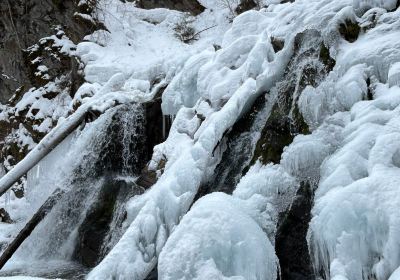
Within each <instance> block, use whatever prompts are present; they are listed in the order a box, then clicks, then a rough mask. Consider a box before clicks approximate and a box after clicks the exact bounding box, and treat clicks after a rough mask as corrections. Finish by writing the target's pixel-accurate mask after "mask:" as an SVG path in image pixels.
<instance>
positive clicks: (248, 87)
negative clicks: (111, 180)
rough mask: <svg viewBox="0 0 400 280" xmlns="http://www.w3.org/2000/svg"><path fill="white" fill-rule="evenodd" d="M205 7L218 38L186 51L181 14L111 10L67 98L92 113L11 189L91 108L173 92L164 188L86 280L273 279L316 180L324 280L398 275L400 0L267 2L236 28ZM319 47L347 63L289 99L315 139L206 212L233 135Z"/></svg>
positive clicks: (216, 198)
mask: <svg viewBox="0 0 400 280" xmlns="http://www.w3.org/2000/svg"><path fill="white" fill-rule="evenodd" d="M201 2H202V3H203V4H204V5H205V6H206V8H207V9H206V11H205V12H204V13H203V14H201V15H199V16H197V17H195V18H194V19H193V22H194V25H195V26H196V27H197V28H208V27H210V26H212V25H213V24H216V25H217V27H215V30H214V31H206V32H205V33H203V34H202V36H203V37H201V38H200V39H199V40H198V41H196V42H193V43H192V44H191V45H189V44H183V43H182V42H180V41H179V40H178V39H177V38H176V37H175V35H174V34H173V26H174V25H176V24H177V23H178V22H179V21H180V20H182V16H185V15H183V14H182V13H180V12H177V11H170V10H166V9H156V10H150V11H144V10H141V9H138V8H135V7H134V6H132V5H129V4H128V3H122V2H120V1H117V0H113V1H110V3H111V4H112V5H109V6H107V7H109V12H108V13H104V14H100V15H101V16H102V17H103V18H102V20H103V21H104V23H105V25H106V26H107V28H108V30H109V32H105V31H96V32H95V33H94V34H92V35H89V36H87V38H86V39H87V40H88V41H87V42H82V43H80V44H79V45H78V46H77V51H76V54H77V55H78V56H79V57H80V58H81V60H82V61H83V63H84V64H85V68H84V74H85V79H86V83H85V84H83V85H82V86H81V88H80V89H79V90H78V92H77V94H76V95H75V96H74V99H73V100H72V99H71V100H69V99H68V97H66V98H67V99H68V100H67V101H68V102H69V103H71V107H74V106H75V105H76V106H78V105H80V107H79V108H78V109H77V111H76V112H75V113H74V114H72V115H71V116H70V117H68V118H66V119H60V121H59V125H58V126H57V127H56V128H55V129H54V130H53V131H51V132H50V133H49V134H48V136H47V137H46V138H44V140H42V142H41V143H39V144H38V145H37V146H36V147H35V148H33V147H32V148H33V151H32V152H31V154H29V155H28V156H27V157H26V158H25V159H24V160H23V161H22V162H21V163H20V164H19V165H17V166H16V168H15V169H14V170H13V171H11V172H9V173H8V174H7V175H6V176H4V177H3V178H2V179H1V180H0V186H1V185H2V184H3V185H4V186H5V185H7V184H9V183H10V182H12V181H13V180H14V179H15V177H18V176H20V175H21V174H22V173H24V172H26V171H27V170H28V169H30V168H31V167H32V166H33V165H35V164H36V163H37V161H39V160H40V158H42V157H43V156H44V155H45V152H46V150H48V147H47V145H49V143H50V142H49V140H51V139H52V138H54V137H55V138H57V137H59V138H62V137H63V136H65V132H66V131H67V132H70V130H72V129H73V128H75V126H76V124H77V123H79V121H80V120H81V118H82V117H83V115H84V114H85V113H87V112H88V111H90V110H95V111H100V112H107V111H109V110H110V108H111V107H113V106H114V105H116V104H120V103H128V104H129V103H134V102H146V101H149V100H151V99H152V98H154V97H159V96H158V95H160V94H161V93H162V96H161V98H162V110H163V113H164V115H170V116H173V119H174V121H173V123H172V126H171V128H170V131H169V136H168V138H167V139H166V140H165V142H163V143H161V144H159V145H157V146H155V147H154V153H153V156H152V159H151V161H150V163H149V165H148V168H149V169H150V170H152V171H154V172H157V176H158V178H157V179H158V180H157V182H156V183H155V184H154V185H153V186H152V187H151V188H150V189H148V190H147V191H146V192H145V193H144V194H142V195H138V196H135V197H133V198H132V199H131V200H130V201H129V203H128V204H127V209H126V210H127V220H126V221H125V226H126V232H125V233H124V234H123V236H122V237H121V238H120V240H119V241H118V242H117V243H116V245H115V246H114V247H113V249H112V250H111V252H110V253H109V254H108V255H107V256H105V258H104V259H103V260H102V261H101V262H100V263H99V264H98V265H97V266H96V267H94V268H93V270H92V271H91V272H90V273H89V274H88V276H87V278H88V279H95V280H102V279H137V280H140V279H145V278H146V277H147V276H148V274H149V273H150V272H151V271H152V270H153V269H154V268H156V267H157V268H158V276H159V278H160V279H165V280H167V279H171V280H175V279H176V280H178V279H182V280H183V279H221V280H222V279H232V280H234V279H237V280H239V279H249V280H250V279H254V280H256V279H257V280H262V279H275V278H276V277H277V275H278V271H279V265H278V259H277V256H276V253H275V250H274V245H275V237H276V236H275V235H276V232H277V227H278V220H279V215H280V214H282V213H284V212H285V211H287V210H288V209H290V207H291V204H292V202H293V200H294V199H295V196H296V193H297V192H298V191H299V188H300V186H301V184H302V183H304V182H306V183H308V184H309V187H310V189H311V190H312V191H315V193H314V196H315V197H314V206H313V209H312V220H311V223H310V226H309V230H308V245H309V248H310V253H311V256H312V260H313V265H314V268H315V271H316V273H317V274H318V273H322V274H323V275H322V276H324V277H326V278H327V279H335V280H339V279H340V280H342V279H348V280H361V279H363V280H364V279H371V278H373V279H377V280H385V279H391V280H396V279H398V278H399V276H398V275H399V272H398V267H400V257H399V254H398V252H399V251H400V246H399V245H400V240H399V229H400V216H399V214H398V213H397V212H398V211H397V206H398V205H399V204H400V195H399V194H400V193H399V191H398V186H399V184H400V172H399V168H400V160H399V157H400V126H399V121H400V117H399V112H400V88H399V86H400V84H399V83H400V82H399V81H400V31H399V30H400V10H399V9H397V10H395V9H396V5H397V4H398V1H396V0H388V1H383V0H375V1H373V0H338V1H331V0H297V1H294V2H293V3H282V4H280V3H279V2H280V1H264V2H265V4H266V7H265V8H262V9H260V10H258V11H256V10H251V11H248V12H245V13H243V14H241V15H239V16H237V17H236V18H235V19H234V20H233V22H232V23H230V22H229V20H227V19H226V17H225V16H226V13H227V11H226V10H223V9H222V10H219V9H218V8H217V7H216V6H213V1H205V0H203V1H201ZM102 3H103V2H102ZM104 3H105V2H104ZM104 3H103V4H104ZM110 15H113V16H110ZM118 17H120V18H121V20H118ZM121 22H122V23H121ZM351 24H353V25H357V27H359V29H357V30H358V31H357V32H356V33H357V34H351V35H352V36H355V38H352V39H354V40H348V39H346V36H347V35H349V34H345V33H346V32H347V33H350V32H353V31H354V30H353V31H349V30H348V29H346V28H351V27H349V26H351ZM348 25H349V26H348ZM360 26H361V28H360ZM308 31H309V32H310V33H309V34H312V36H315V37H318V38H315V40H308V41H307V42H306V44H308V45H307V46H299V45H298V42H297V41H296V36H297V35H298V34H300V35H304V34H306V33H307V32H308ZM277 42H279V44H278V43H277ZM161 44H162V45H163V46H162V47H160V45H161ZM314 45H315V46H318V47H319V49H318V50H321V52H320V53H318V54H317V59H320V60H322V62H321V63H325V64H328V63H327V62H326V61H325V62H324V60H329V59H331V60H334V61H335V65H331V69H329V73H325V74H326V75H320V76H318V79H320V80H318V81H316V82H315V83H314V84H308V85H307V86H305V88H304V90H302V91H301V92H300V91H299V92H298V91H297V88H296V89H294V92H291V93H292V94H293V96H292V100H291V101H290V102H292V104H291V106H292V107H291V110H290V113H289V115H288V116H287V117H288V118H289V119H291V118H294V115H295V113H294V112H295V110H297V109H298V111H299V114H300V115H301V117H302V119H303V120H304V122H305V123H306V125H307V128H308V129H309V132H310V133H309V134H307V135H303V134H299V135H295V137H293V139H294V140H293V141H292V143H291V144H290V145H289V146H287V147H285V148H284V150H283V153H282V155H281V159H280V161H279V162H276V163H275V164H273V163H269V164H266V165H263V164H262V163H261V162H260V161H257V160H255V162H253V165H252V166H250V167H249V169H248V171H247V173H246V174H245V175H243V177H242V178H241V180H240V182H239V183H238V184H237V185H236V186H231V187H232V189H233V190H234V191H233V193H232V194H223V193H211V194H207V195H205V196H204V197H202V198H200V199H199V200H197V201H196V202H194V200H195V196H196V194H197V193H198V191H199V188H200V187H201V185H202V184H204V183H205V182H206V181H207V179H208V178H209V176H210V174H213V172H214V169H215V167H216V166H217V165H218V164H219V163H220V161H221V158H222V154H223V152H224V139H225V136H226V134H227V133H229V132H230V131H231V129H232V127H233V126H234V125H235V123H237V122H238V121H239V120H240V119H241V118H242V117H243V116H244V115H245V114H246V113H247V112H248V110H249V109H250V108H251V107H252V105H253V103H254V101H255V100H256V99H257V98H258V97H260V96H261V95H265V96H266V98H267V99H268V98H269V99H268V100H270V102H272V103H274V104H275V103H276V104H278V105H279V102H283V101H282V99H284V98H285V97H282V96H274V93H275V92H276V89H275V90H274V87H275V86H276V85H277V83H284V82H285V79H288V77H286V76H285V75H286V74H287V72H286V71H287V67H288V65H289V64H290V62H292V63H293V61H291V60H292V59H293V57H295V55H296V53H298V52H299V49H298V48H299V47H304V48H305V53H307V51H308V49H307V47H310V46H314ZM116 50H118V51H116ZM295 66H296V65H295ZM324 67H325V66H324ZM326 67H327V68H329V67H330V66H329V67H328V66H326ZM299 69H302V70H303V68H301V67H299ZM42 70H43V71H44V70H45V69H42ZM301 74H302V73H301ZM300 76H301V75H300ZM299 84H301V81H298V83H297V85H299ZM164 89H165V90H164ZM36 96H40V94H39V93H38V92H37V91H34V92H31V93H30V94H28V95H27V96H26V97H25V99H22V101H21V102H27V103H29V102H30V103H32V102H36V101H35V100H36ZM21 104H22V105H23V103H21ZM271 107H272V106H271ZM49 110H50V111H51V110H52V109H51V108H49ZM268 110H269V113H271V110H272V108H268ZM48 113H49V114H53V115H54V114H56V113H57V112H53V111H51V112H48ZM63 113H64V112H60V116H62V117H64V114H63ZM265 115H266V116H268V117H270V114H265ZM292 121H293V120H292ZM43 130H44V131H45V130H46V129H45V127H43ZM257 137H260V136H259V135H257ZM255 139H256V137H255ZM46 147H47V148H46ZM162 164H165V167H163V170H162V171H161V170H159V168H158V167H159V166H160V165H162ZM211 191H212V190H211ZM193 203H194V204H193ZM192 204H193V205H192ZM389 277H390V278H389Z"/></svg>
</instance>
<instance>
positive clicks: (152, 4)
mask: <svg viewBox="0 0 400 280" xmlns="http://www.w3.org/2000/svg"><path fill="white" fill-rule="evenodd" d="M137 6H138V7H140V8H143V9H154V8H167V9H172V10H178V11H182V12H189V13H191V14H193V15H198V14H200V13H202V12H203V11H204V7H203V6H202V5H200V3H199V2H197V0H139V1H137Z"/></svg>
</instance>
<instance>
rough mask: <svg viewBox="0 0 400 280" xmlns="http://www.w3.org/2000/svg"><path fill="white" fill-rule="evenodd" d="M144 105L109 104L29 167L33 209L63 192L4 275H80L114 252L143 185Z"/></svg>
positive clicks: (30, 195)
mask: <svg viewBox="0 0 400 280" xmlns="http://www.w3.org/2000/svg"><path fill="white" fill-rule="evenodd" d="M143 112H144V110H143V108H142V106H141V105H136V104H131V105H129V106H128V105H121V106H118V107H116V108H113V109H110V110H108V111H107V112H106V113H104V114H103V115H101V116H100V117H99V118H98V119H97V120H95V121H94V122H92V123H88V124H86V126H85V127H84V128H83V129H82V130H79V129H78V130H77V131H76V132H75V133H74V135H72V136H70V137H68V138H67V139H66V140H65V141H64V142H63V143H62V144H61V145H60V147H59V148H57V149H55V150H54V151H53V152H52V153H51V154H50V155H49V156H48V157H46V158H45V159H44V160H42V161H41V162H40V163H39V164H38V165H37V166H36V167H35V168H34V169H33V170H31V172H30V173H29V174H28V189H29V190H28V191H27V200H28V201H30V202H31V205H32V208H33V209H37V208H38V207H39V206H40V204H41V203H42V202H43V201H44V200H45V199H46V197H47V196H48V195H49V194H51V192H52V191H53V190H55V189H56V188H61V189H63V190H65V194H64V195H63V196H62V198H61V199H60V201H59V202H58V203H57V204H56V205H55V207H54V208H53V209H52V211H51V212H50V213H49V214H48V215H47V216H46V218H45V219H44V220H43V221H42V222H41V223H40V224H39V225H38V226H37V227H36V229H35V230H34V232H33V233H32V234H31V236H29V237H28V239H27V240H25V242H24V243H23V244H22V245H21V247H20V248H19V249H18V251H17V252H16V253H15V254H14V256H13V258H12V259H11V260H10V261H9V262H8V263H7V264H6V266H5V268H4V269H3V270H2V272H1V273H0V275H17V274H18V275H30V276H41V277H49V278H56V277H62V278H67V279H79V278H83V277H84V275H85V274H86V273H87V271H88V270H89V269H90V267H92V266H94V265H96V264H97V263H98V262H99V261H100V260H101V259H102V258H103V257H104V256H105V255H106V254H107V253H108V252H109V250H110V249H111V248H112V246H113V245H114V244H115V243H116V242H117V241H118V239H119V238H120V236H121V235H122V234H123V232H124V229H123V225H122V224H123V220H124V218H125V203H126V202H127V200H128V199H129V198H130V197H132V196H133V195H136V194H140V193H142V192H143V190H142V189H140V188H138V187H137V186H136V185H135V178H136V177H137V175H138V174H139V172H140V170H141V168H142V167H143V164H144V160H145V159H144V157H143V154H142V151H141V150H142V149H143V148H144V146H145V145H144V143H145V140H146V139H145V138H146V137H145V135H144V128H145V119H144V113H143ZM38 197H39V198H40V199H38Z"/></svg>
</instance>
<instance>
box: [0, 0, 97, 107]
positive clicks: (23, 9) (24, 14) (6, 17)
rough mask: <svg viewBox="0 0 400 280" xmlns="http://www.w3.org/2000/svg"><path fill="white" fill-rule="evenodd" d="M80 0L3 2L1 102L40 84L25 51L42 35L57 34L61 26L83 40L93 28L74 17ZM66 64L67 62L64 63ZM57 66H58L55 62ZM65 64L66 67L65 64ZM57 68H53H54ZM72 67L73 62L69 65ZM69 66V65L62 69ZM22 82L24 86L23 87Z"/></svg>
mask: <svg viewBox="0 0 400 280" xmlns="http://www.w3.org/2000/svg"><path fill="white" fill-rule="evenodd" d="M77 2H78V1H55V0H53V1H52V0H44V1H41V0H26V1H22V0H17V1H10V0H5V1H1V3H0V34H2V36H1V37H0V92H1V95H0V102H1V103H5V102H6V101H8V99H9V98H10V97H11V96H12V95H13V94H14V93H15V91H16V90H17V89H19V88H20V90H19V91H24V90H25V91H26V90H28V89H29V88H31V87H33V86H37V81H36V80H35V79H34V78H33V76H34V75H32V73H31V71H30V65H29V64H28V63H27V61H26V59H25V51H26V49H27V48H28V47H30V46H32V45H33V44H35V43H36V42H37V41H38V40H39V39H41V38H43V37H46V36H50V35H52V34H54V33H55V32H54V27H56V26H60V27H61V28H62V29H63V30H65V32H66V33H67V36H68V37H69V38H71V40H72V41H75V42H77V41H79V40H80V39H81V38H82V37H83V35H84V34H86V33H88V32H90V29H88V28H87V27H86V26H85V25H82V24H80V23H79V22H77V21H76V20H74V17H73V15H74V13H75V12H76V11H77ZM61 64H64V65H60V66H64V67H66V66H67V65H65V63H61ZM54 66H55V67H54V68H55V69H57V66H56V65H54ZM64 67H62V68H64ZM54 68H53V69H54ZM67 68H68V70H70V68H71V67H70V66H69V65H68V67H67ZM60 70H65V69H60ZM21 86H22V87H23V88H21Z"/></svg>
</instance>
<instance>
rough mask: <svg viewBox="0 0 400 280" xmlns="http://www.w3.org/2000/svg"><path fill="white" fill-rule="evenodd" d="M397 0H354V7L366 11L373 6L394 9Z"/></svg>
mask: <svg viewBox="0 0 400 280" xmlns="http://www.w3.org/2000/svg"><path fill="white" fill-rule="evenodd" d="M396 4H397V0H353V7H354V9H356V10H360V11H366V10H368V9H371V8H383V9H386V10H394V9H395V8H396Z"/></svg>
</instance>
